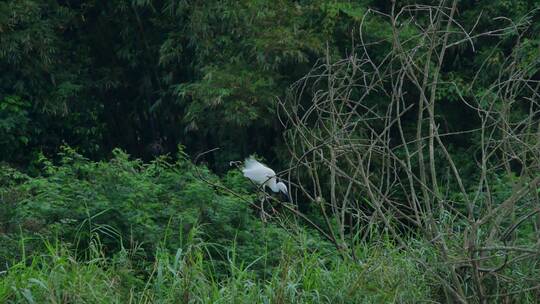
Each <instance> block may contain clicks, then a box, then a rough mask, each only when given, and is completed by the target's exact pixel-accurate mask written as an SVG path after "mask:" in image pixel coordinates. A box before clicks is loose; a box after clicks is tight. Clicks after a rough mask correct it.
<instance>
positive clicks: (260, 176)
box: [242, 157, 289, 199]
mask: <svg viewBox="0 0 540 304" xmlns="http://www.w3.org/2000/svg"><path fill="white" fill-rule="evenodd" d="M242 172H243V173H244V176H245V177H247V178H249V179H250V180H251V181H252V182H254V183H256V184H258V185H262V186H263V190H264V187H266V186H268V188H270V190H272V191H274V192H276V193H277V192H281V193H283V194H284V195H285V196H286V197H287V199H289V191H287V186H286V185H285V184H284V183H282V182H278V181H277V177H276V172H274V170H272V169H270V168H268V167H267V166H265V165H264V164H261V163H260V162H258V161H257V160H255V159H254V158H253V157H250V158H248V159H246V160H245V161H244V168H243V169H242Z"/></svg>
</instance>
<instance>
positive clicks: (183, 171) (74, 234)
mask: <svg viewBox="0 0 540 304" xmlns="http://www.w3.org/2000/svg"><path fill="white" fill-rule="evenodd" d="M113 154H114V157H113V158H112V159H111V160H110V161H108V162H92V161H90V160H88V159H86V158H84V157H83V156H81V155H80V154H77V153H76V152H75V151H74V150H73V149H71V148H68V147H64V148H63V150H62V153H61V155H60V165H54V164H52V163H51V162H50V161H49V160H47V159H46V158H43V159H42V160H41V162H40V164H41V166H42V172H43V175H42V176H39V177H36V178H30V177H25V176H24V175H21V174H20V173H18V172H17V171H15V170H13V169H9V170H10V171H7V172H6V173H4V174H5V178H6V179H7V181H9V184H6V185H5V186H4V188H2V193H3V199H2V201H3V203H5V204H8V205H9V206H10V208H2V211H1V212H0V218H2V219H5V220H6V222H5V224H4V225H5V227H4V229H5V230H6V231H5V232H4V233H5V234H6V235H7V236H8V237H9V238H11V239H12V240H16V239H18V234H19V233H20V232H21V231H22V232H23V233H24V234H25V235H29V236H32V235H34V236H36V237H37V242H38V243H39V242H40V241H39V239H40V238H45V239H54V238H59V239H61V240H62V241H63V242H64V243H65V244H70V246H71V248H74V249H75V250H79V251H81V252H84V251H85V250H86V249H87V248H88V246H90V244H91V243H92V240H93V239H95V238H99V240H100V242H101V244H102V245H103V246H104V247H103V248H104V250H106V252H111V253H113V252H116V251H118V250H120V249H121V248H124V247H125V248H133V247H139V248H140V249H141V250H142V251H141V253H142V254H143V255H152V254H153V253H154V252H155V251H156V248H157V246H158V245H159V244H166V245H164V247H163V248H165V249H169V250H176V248H181V247H182V242H183V240H182V236H183V235H185V234H187V233H188V232H189V231H191V229H193V227H194V226H195V225H202V227H203V231H204V236H205V239H206V241H209V242H212V243H213V244H215V245H216V246H215V247H213V248H214V249H213V250H212V252H211V253H212V255H213V256H215V257H216V258H217V259H224V258H225V253H224V251H223V248H227V247H228V246H231V245H232V243H233V242H235V244H236V246H237V248H238V250H239V252H240V254H239V258H240V259H242V260H244V259H251V258H253V257H254V256H260V255H263V254H265V253H266V252H267V251H272V250H275V249H276V248H277V247H278V246H279V242H280V240H281V239H283V237H285V235H286V233H285V232H284V231H283V230H282V229H279V228H277V227H275V226H274V225H263V224H262V223H261V222H259V221H258V220H256V218H254V217H253V216H252V213H253V212H252V211H251V209H250V207H249V206H250V205H249V202H250V200H251V199H252V196H251V195H250V194H248V193H245V194H244V197H243V199H241V198H237V197H233V196H231V195H228V194H227V193H219V192H216V191H215V190H214V189H213V188H212V187H211V186H209V185H208V184H207V183H206V182H205V181H203V180H201V178H204V179H205V180H211V181H213V182H215V183H216V184H218V185H219V184H221V181H220V180H219V179H218V178H217V177H216V176H213V175H212V174H211V173H210V172H209V171H208V169H206V168H204V167H196V166H194V165H193V164H191V162H189V160H187V159H185V158H183V157H182V156H181V157H179V161H178V162H176V163H170V162H168V161H167V160H166V158H158V159H156V160H155V161H153V162H151V163H149V164H144V163H142V162H141V161H140V160H130V159H129V157H128V155H127V154H125V153H124V152H122V151H120V150H115V151H114V152H113ZM199 175H200V176H199ZM17 176H21V177H20V178H18V179H17ZM228 179H231V180H232V179H236V180H238V176H235V175H230V176H229V178H228ZM225 182H226V183H231V182H230V181H227V179H226V180H225ZM35 243H36V242H33V243H31V244H27V247H29V248H34V246H37V245H35ZM8 245H9V244H8ZM216 248H217V249H216ZM23 254H26V252H25V253H23ZM8 256H9V255H8ZM8 256H3V260H4V262H5V261H6V260H9V258H8Z"/></svg>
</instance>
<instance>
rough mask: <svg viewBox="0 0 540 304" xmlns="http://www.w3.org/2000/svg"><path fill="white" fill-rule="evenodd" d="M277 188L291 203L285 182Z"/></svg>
mask: <svg viewBox="0 0 540 304" xmlns="http://www.w3.org/2000/svg"><path fill="white" fill-rule="evenodd" d="M276 187H277V188H278V190H279V192H281V193H283V194H284V195H285V196H286V197H287V200H288V201H290V198H289V191H288V190H287V186H286V185H285V184H284V183H283V182H278V183H277V184H276Z"/></svg>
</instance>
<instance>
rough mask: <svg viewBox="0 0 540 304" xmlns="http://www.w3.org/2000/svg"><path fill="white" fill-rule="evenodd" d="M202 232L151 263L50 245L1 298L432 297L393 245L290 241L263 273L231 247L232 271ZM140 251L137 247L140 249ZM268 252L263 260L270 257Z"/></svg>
mask: <svg viewBox="0 0 540 304" xmlns="http://www.w3.org/2000/svg"><path fill="white" fill-rule="evenodd" d="M196 234H197V229H195V230H194V233H192V235H190V236H188V237H187V239H188V241H187V243H186V244H185V246H184V247H183V248H179V249H178V250H176V251H175V252H174V251H170V250H166V249H163V248H158V249H157V252H156V253H155V255H154V256H155V258H154V260H153V261H150V262H148V263H145V264H140V263H137V262H136V261H134V260H132V257H133V256H134V254H136V253H134V252H132V250H133V249H122V250H121V251H119V252H118V253H116V254H115V255H113V256H111V257H107V255H106V254H105V252H103V247H102V245H101V244H100V243H99V241H97V240H96V241H94V242H93V244H92V245H91V246H90V249H88V254H87V258H85V259H81V258H80V257H79V255H75V253H74V251H73V250H70V249H68V248H66V246H65V245H63V244H62V243H61V242H53V243H50V242H45V244H44V246H45V248H47V250H46V252H44V253H42V254H33V255H32V256H29V257H27V258H26V260H20V261H15V263H13V265H12V266H11V267H9V268H8V269H7V270H6V271H4V272H3V273H2V274H1V275H0V302H1V303H418V302H422V301H428V300H429V299H430V298H432V297H433V294H432V292H431V289H430V287H429V286H430V284H429V277H427V276H426V275H425V274H424V273H422V271H421V269H419V268H418V267H417V265H416V264H415V263H413V262H412V261H413V260H414V258H413V257H412V256H409V255H408V254H410V253H404V252H400V251H398V250H397V249H395V248H392V247H391V245H390V244H388V243H380V244H376V245H371V246H367V245H365V246H361V247H359V248H358V253H359V257H360V259H361V262H353V261H351V260H344V259H342V258H340V257H338V256H336V255H334V254H331V253H330V252H321V251H313V250H311V249H310V248H309V247H307V246H305V245H306V244H298V243H297V241H293V240H290V239H289V240H287V241H285V242H284V243H283V246H282V248H281V250H279V251H278V252H268V253H267V254H273V255H278V261H279V263H278V264H277V266H268V269H266V270H267V271H268V272H269V273H270V275H269V276H268V277H266V278H261V277H260V275H258V272H257V271H254V270H252V269H251V266H252V265H253V262H256V261H252V263H249V264H245V263H244V262H241V261H239V260H238V259H237V258H236V257H237V255H238V252H236V251H235V250H236V249H235V247H232V248H230V249H229V251H228V252H227V256H228V259H227V267H228V273H229V274H228V275H227V276H221V277H218V276H216V273H215V267H216V263H215V261H213V260H212V259H211V257H210V256H209V254H208V247H209V246H212V244H208V243H205V242H204V241H203V239H202V238H200V237H198V236H197V235H196ZM135 250H136V249H135ZM264 258H265V257H264V256H262V257H259V259H264Z"/></svg>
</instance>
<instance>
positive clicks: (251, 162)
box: [242, 157, 276, 184]
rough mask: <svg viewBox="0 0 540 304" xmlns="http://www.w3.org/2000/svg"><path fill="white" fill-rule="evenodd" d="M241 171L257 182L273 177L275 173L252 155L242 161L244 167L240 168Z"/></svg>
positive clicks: (260, 182)
mask: <svg viewBox="0 0 540 304" xmlns="http://www.w3.org/2000/svg"><path fill="white" fill-rule="evenodd" d="M242 172H243V173H244V176H245V177H247V178H249V179H250V180H252V181H253V182H255V183H257V184H262V183H266V182H268V180H269V179H270V178H273V177H274V176H275V175H276V173H275V172H274V170H272V169H270V168H268V167H267V166H265V165H263V164H261V163H260V162H258V161H257V160H255V159H254V158H252V157H251V158H248V159H246V160H245V161H244V169H242Z"/></svg>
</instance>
